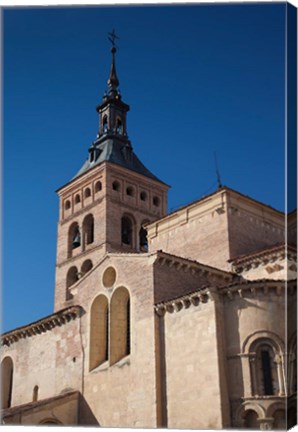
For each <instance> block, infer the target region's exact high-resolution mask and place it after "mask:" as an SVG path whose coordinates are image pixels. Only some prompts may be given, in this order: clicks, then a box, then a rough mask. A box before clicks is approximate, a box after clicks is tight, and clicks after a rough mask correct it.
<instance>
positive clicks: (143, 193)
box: [140, 191, 147, 201]
mask: <svg viewBox="0 0 298 432" xmlns="http://www.w3.org/2000/svg"><path fill="white" fill-rule="evenodd" d="M140 198H141V201H146V200H147V194H146V192H144V191H142V192H141V193H140Z"/></svg>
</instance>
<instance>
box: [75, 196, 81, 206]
mask: <svg viewBox="0 0 298 432" xmlns="http://www.w3.org/2000/svg"><path fill="white" fill-rule="evenodd" d="M79 202H81V197H80V195H79V194H76V196H75V204H78V203H79Z"/></svg>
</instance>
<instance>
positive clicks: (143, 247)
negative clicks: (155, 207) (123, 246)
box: [139, 219, 150, 252]
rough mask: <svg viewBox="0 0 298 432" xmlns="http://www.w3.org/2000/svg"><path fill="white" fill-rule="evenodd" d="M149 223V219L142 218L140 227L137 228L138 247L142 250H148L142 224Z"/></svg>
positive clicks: (145, 233)
mask: <svg viewBox="0 0 298 432" xmlns="http://www.w3.org/2000/svg"><path fill="white" fill-rule="evenodd" d="M148 223H150V221H149V219H144V220H143V221H142V223H141V228H140V230H139V248H140V251H142V252H147V251H148V238H147V230H146V228H144V225H146V224H148Z"/></svg>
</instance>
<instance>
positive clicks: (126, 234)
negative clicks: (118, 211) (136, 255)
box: [121, 215, 135, 247]
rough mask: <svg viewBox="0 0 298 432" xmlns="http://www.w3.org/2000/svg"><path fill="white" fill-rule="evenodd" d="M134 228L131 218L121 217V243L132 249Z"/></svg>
mask: <svg viewBox="0 0 298 432" xmlns="http://www.w3.org/2000/svg"><path fill="white" fill-rule="evenodd" d="M134 227H135V223H134V220H133V219H132V217H130V216H127V215H125V216H122V219H121V243H122V244H123V245H126V246H130V247H134Z"/></svg>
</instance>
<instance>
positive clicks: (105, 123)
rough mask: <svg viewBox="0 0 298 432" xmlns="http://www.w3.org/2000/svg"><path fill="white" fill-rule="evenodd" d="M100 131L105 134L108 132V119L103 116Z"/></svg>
mask: <svg viewBox="0 0 298 432" xmlns="http://www.w3.org/2000/svg"><path fill="white" fill-rule="evenodd" d="M102 131H103V133H107V132H108V118H107V116H106V115H105V116H104V118H103V121H102Z"/></svg>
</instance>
